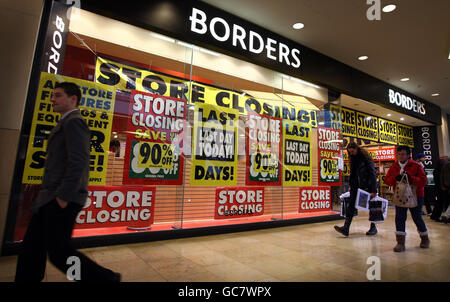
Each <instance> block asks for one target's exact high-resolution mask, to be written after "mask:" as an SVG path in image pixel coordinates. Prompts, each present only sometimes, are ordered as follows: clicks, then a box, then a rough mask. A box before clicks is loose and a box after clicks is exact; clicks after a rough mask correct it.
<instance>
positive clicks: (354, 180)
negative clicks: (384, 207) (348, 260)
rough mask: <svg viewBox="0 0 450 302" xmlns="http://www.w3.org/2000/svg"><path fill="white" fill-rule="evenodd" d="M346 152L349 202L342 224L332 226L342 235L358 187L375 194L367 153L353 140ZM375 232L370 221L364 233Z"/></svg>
mask: <svg viewBox="0 0 450 302" xmlns="http://www.w3.org/2000/svg"><path fill="white" fill-rule="evenodd" d="M347 152H348V156H349V159H350V204H349V207H348V214H347V217H346V218H345V223H344V226H343V227H339V226H334V229H335V230H336V231H337V232H339V233H341V234H342V235H344V236H348V235H349V231H350V224H351V223H352V220H353V216H354V213H355V202H356V194H357V193H358V188H359V189H362V190H364V191H366V192H369V193H370V197H371V198H373V197H375V196H376V195H377V174H376V171H375V167H374V164H373V161H372V158H371V157H370V155H369V153H368V152H367V151H366V150H364V149H362V148H360V147H359V146H358V144H356V143H355V142H352V143H350V144H349V145H348V146H347ZM376 233H377V228H376V226H375V224H374V223H371V224H370V230H369V231H368V232H367V233H366V235H375V234H376Z"/></svg>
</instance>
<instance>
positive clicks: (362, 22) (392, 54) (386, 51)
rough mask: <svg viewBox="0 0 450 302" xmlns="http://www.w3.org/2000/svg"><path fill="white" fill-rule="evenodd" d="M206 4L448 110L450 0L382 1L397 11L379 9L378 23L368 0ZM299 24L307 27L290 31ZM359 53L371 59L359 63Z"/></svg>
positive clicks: (260, 0)
mask: <svg viewBox="0 0 450 302" xmlns="http://www.w3.org/2000/svg"><path fill="white" fill-rule="evenodd" d="M204 2H207V3H209V4H211V5H214V6H216V7H218V8H221V9H223V10H225V11H227V12H229V13H232V14H234V15H237V16H239V17H241V18H243V19H245V20H247V21H250V22H252V23H255V24H257V25H259V26H261V27H264V28H266V29H268V30H271V31H273V32H275V33H277V34H279V35H281V36H284V37H286V38H288V39H291V40H293V41H296V42H298V43H300V44H302V45H304V46H307V47H309V48H311V49H314V50H316V51H317V52H320V53H322V54H325V55H327V56H329V57H332V58H334V59H336V60H338V61H340V62H343V63H345V64H347V65H349V66H351V67H354V68H356V69H358V70H361V71H363V72H365V73H367V74H370V75H372V76H374V77H376V78H378V79H380V80H383V81H385V82H388V83H390V84H392V85H394V86H397V87H400V88H401V89H404V90H406V91H408V92H410V93H412V94H414V95H417V96H419V97H421V98H422V99H425V100H427V101H430V102H432V103H434V104H436V105H438V106H440V107H441V108H442V109H443V110H444V111H447V112H450V80H449V77H450V59H448V57H449V53H450V0H433V1H429V0H381V7H383V6H384V5H387V4H395V5H396V6H397V9H396V10H395V11H393V12H391V13H383V12H382V13H381V20H379V21H377V20H375V21H369V20H368V19H367V16H366V13H367V10H368V9H369V8H370V6H371V5H368V4H367V1H366V0H277V1H274V0H227V1H222V0H205V1H204ZM297 22H302V23H304V24H305V27H304V28H303V29H300V30H295V29H293V28H292V25H293V24H294V23H297ZM363 55H365V56H368V57H369V59H368V60H365V61H359V60H358V57H359V56H363ZM402 78H409V79H410V80H409V81H407V82H401V81H400V79H402ZM434 93H439V96H435V97H432V96H431V95H432V94H434Z"/></svg>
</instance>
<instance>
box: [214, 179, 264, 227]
mask: <svg viewBox="0 0 450 302" xmlns="http://www.w3.org/2000/svg"><path fill="white" fill-rule="evenodd" d="M263 214H264V187H223V188H217V189H216V207H215V211H214V219H230V218H242V217H252V216H261V215H263Z"/></svg>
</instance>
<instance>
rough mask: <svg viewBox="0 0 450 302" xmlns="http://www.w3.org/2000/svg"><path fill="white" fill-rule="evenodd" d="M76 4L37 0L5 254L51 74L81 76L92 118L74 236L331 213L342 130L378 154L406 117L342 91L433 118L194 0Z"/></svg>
mask: <svg viewBox="0 0 450 302" xmlns="http://www.w3.org/2000/svg"><path fill="white" fill-rule="evenodd" d="M81 8H82V9H76V8H73V9H71V10H70V11H69V10H68V8H67V7H66V6H65V5H63V4H61V3H59V2H54V1H46V4H45V6H44V15H43V18H42V21H41V24H42V26H41V29H40V37H42V39H40V43H39V44H38V46H37V50H36V55H35V61H34V67H33V72H32V78H31V81H30V87H29V91H28V98H27V104H26V108H25V118H24V122H23V125H22V132H21V141H20V145H19V152H18V157H17V162H16V168H15V179H14V183H13V186H12V190H11V198H10V205H9V211H8V221H7V228H6V231H5V236H4V242H3V249H2V251H3V253H4V254H5V253H12V252H14V250H15V248H16V247H17V246H18V245H19V244H20V241H21V240H22V238H23V236H24V232H25V230H26V227H27V224H28V221H29V219H30V216H31V212H30V205H31V204H32V202H33V201H34V199H35V198H36V195H37V193H38V190H39V185H40V183H41V181H42V174H43V164H44V162H45V156H46V152H45V150H46V144H47V138H48V133H49V132H50V130H51V129H52V127H53V126H54V125H55V124H56V123H57V121H58V119H59V115H58V114H56V113H54V112H53V110H52V106H51V103H50V102H49V100H50V95H51V92H52V89H53V87H54V84H55V82H61V81H70V82H75V83H77V84H78V85H79V86H80V88H81V91H82V101H81V104H80V110H81V113H82V115H83V116H84V117H85V119H86V122H87V124H88V126H89V128H90V130H91V158H90V159H91V161H90V175H89V176H90V179H89V187H88V190H89V197H88V199H87V202H86V205H85V207H84V208H83V210H82V211H81V212H80V214H79V216H78V218H77V222H76V227H75V230H74V233H73V236H74V238H75V243H76V244H78V245H79V246H93V245H108V244H114V243H124V242H136V241H147V240H156V239H168V238H174V237H180V236H192V235H197V234H213V233H217V232H224V231H236V230H246V229H251V228H258V227H273V226H280V225H288V224H298V223H308V222H314V221H325V220H331V219H339V218H340V216H339V212H338V210H339V201H338V196H339V195H340V194H342V193H343V192H345V190H346V189H347V188H346V177H345V176H346V175H347V174H346V167H347V165H346V164H345V152H343V150H344V149H345V146H346V144H347V143H348V142H349V141H350V140H352V139H358V140H359V142H360V143H361V144H367V145H373V144H375V146H376V147H377V149H376V150H375V149H374V150H373V154H374V159H375V160H376V161H380V162H381V161H383V162H384V161H391V162H392V160H394V159H395V158H393V156H395V152H393V150H394V149H393V147H395V146H396V145H398V144H406V145H412V144H414V135H413V133H416V132H417V131H419V130H417V131H416V129H415V128H413V127H411V126H408V125H406V124H402V123H399V122H397V121H394V120H389V119H384V117H382V116H376V115H368V113H367V112H364V111H357V110H355V108H352V106H351V105H349V106H350V107H343V106H342V105H343V104H342V102H343V101H346V100H347V98H355V99H356V98H358V99H365V100H368V101H371V102H376V103H378V105H376V106H379V107H380V106H382V107H383V108H388V110H391V111H393V112H394V111H395V112H398V113H402V114H404V115H406V116H411V117H412V118H414V119H416V120H418V121H420V122H421V123H423V124H420V126H423V127H430V129H432V128H433V127H435V126H434V125H435V124H439V123H440V115H441V113H440V108H439V107H437V106H435V105H433V104H431V103H428V102H426V101H424V100H419V99H418V98H417V97H415V96H413V95H410V94H408V93H406V92H404V91H401V90H399V89H397V88H395V87H392V86H390V85H388V84H386V83H384V82H381V81H379V80H377V79H375V78H372V77H370V76H368V75H366V74H363V73H361V72H359V71H357V70H354V69H352V68H350V67H348V66H346V65H344V64H342V63H339V62H337V61H335V60H333V59H331V58H328V57H326V56H323V55H321V54H319V53H317V52H314V51H312V50H310V49H308V48H306V47H304V46H302V45H298V44H296V43H294V42H292V41H290V40H287V39H285V38H283V37H281V36H279V35H277V34H274V33H272V32H269V31H267V30H265V29H263V28H261V27H259V26H256V25H254V24H251V23H249V22H247V21H245V20H242V19H240V18H238V17H236V16H233V15H230V14H228V13H226V12H224V11H221V10H218V9H216V8H214V7H211V6H209V5H207V4H205V3H203V2H196V1H192V2H191V1H183V2H182V3H179V2H177V1H151V3H148V1H136V2H133V4H132V5H131V4H128V3H125V2H124V3H120V4H119V3H117V4H116V3H115V4H114V7H112V6H111V4H110V2H109V1H95V2H91V3H86V4H85V3H82V7H81ZM305 80H308V81H305ZM350 95H351V96H352V97H349V96H350ZM380 108H381V107H380ZM417 133H421V132H417ZM429 139H436V137H434V138H432V137H431V138H429ZM417 145H418V144H416V146H417ZM431 145H432V144H431ZM431 156H432V155H431V153H430V158H431ZM433 156H435V155H433ZM379 167H380V168H379V170H380V171H381V172H380V174H382V170H383V171H384V168H385V166H384V165H383V166H381V165H379ZM430 169H431V166H430Z"/></svg>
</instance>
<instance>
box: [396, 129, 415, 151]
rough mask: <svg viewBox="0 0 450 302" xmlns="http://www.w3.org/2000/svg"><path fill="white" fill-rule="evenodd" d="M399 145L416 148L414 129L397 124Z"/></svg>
mask: <svg viewBox="0 0 450 302" xmlns="http://www.w3.org/2000/svg"><path fill="white" fill-rule="evenodd" d="M397 131H398V144H399V145H403V146H408V147H411V148H414V131H413V128H412V127H409V126H406V125H403V124H397Z"/></svg>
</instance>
